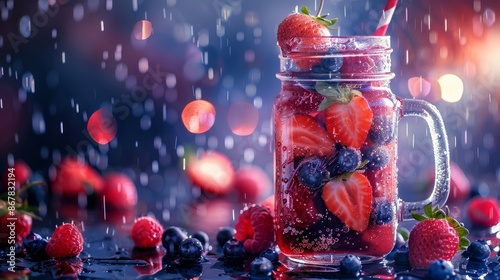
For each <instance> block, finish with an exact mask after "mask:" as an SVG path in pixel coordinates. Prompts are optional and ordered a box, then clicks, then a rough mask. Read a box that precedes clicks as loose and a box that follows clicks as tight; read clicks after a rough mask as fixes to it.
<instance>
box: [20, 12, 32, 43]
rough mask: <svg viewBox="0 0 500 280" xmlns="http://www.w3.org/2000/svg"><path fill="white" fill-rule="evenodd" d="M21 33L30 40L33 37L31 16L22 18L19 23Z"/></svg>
mask: <svg viewBox="0 0 500 280" xmlns="http://www.w3.org/2000/svg"><path fill="white" fill-rule="evenodd" d="M19 32H20V33H21V36H23V37H24V38H29V37H30V36H31V19H30V17H29V16H23V17H21V20H20V21H19Z"/></svg>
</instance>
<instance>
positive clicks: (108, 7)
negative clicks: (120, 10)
mask: <svg viewBox="0 0 500 280" xmlns="http://www.w3.org/2000/svg"><path fill="white" fill-rule="evenodd" d="M112 9H113V0H106V11H111V10H112Z"/></svg>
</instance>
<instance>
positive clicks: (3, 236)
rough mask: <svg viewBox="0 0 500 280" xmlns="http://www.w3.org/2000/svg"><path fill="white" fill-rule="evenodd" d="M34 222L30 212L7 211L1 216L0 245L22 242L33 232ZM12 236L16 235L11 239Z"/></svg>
mask: <svg viewBox="0 0 500 280" xmlns="http://www.w3.org/2000/svg"><path fill="white" fill-rule="evenodd" d="M11 214H14V215H11ZM32 224H33V219H32V218H31V216H30V215H28V214H24V213H19V212H18V211H14V212H10V211H9V212H5V213H4V215H2V216H1V217H0V229H2V231H1V232H0V245H7V244H9V245H14V243H15V244H21V243H22V242H23V239H24V238H25V237H26V236H28V234H29V233H30V232H31V226H32ZM12 230H14V232H15V234H14V235H12V234H11V231H12ZM10 236H14V239H10ZM12 242H14V243H12Z"/></svg>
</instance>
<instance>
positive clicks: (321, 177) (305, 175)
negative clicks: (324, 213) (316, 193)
mask: <svg viewBox="0 0 500 280" xmlns="http://www.w3.org/2000/svg"><path fill="white" fill-rule="evenodd" d="M297 175H298V177H299V181H300V182H301V183H302V184H304V185H305V186H306V187H308V188H310V189H311V190H316V189H319V188H320V187H322V186H323V185H324V184H325V183H326V181H327V179H328V177H329V174H328V171H327V170H326V166H325V164H324V162H323V160H322V159H321V158H318V157H314V156H313V157H310V158H306V159H304V160H303V161H302V162H301V164H300V165H299V167H298V171H297Z"/></svg>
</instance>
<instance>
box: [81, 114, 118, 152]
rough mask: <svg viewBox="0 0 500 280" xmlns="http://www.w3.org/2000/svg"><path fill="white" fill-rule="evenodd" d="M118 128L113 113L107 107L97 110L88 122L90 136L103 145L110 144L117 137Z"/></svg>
mask: <svg viewBox="0 0 500 280" xmlns="http://www.w3.org/2000/svg"><path fill="white" fill-rule="evenodd" d="M117 128H118V126H117V124H116V120H115V118H114V117H113V114H111V113H110V112H109V111H107V110H105V109H99V110H97V111H95V112H94V113H93V114H92V115H91V116H90V118H89V121H88V123H87V131H88V132H89V134H90V137H92V139H94V141H96V142H97V143H99V144H101V145H105V144H108V143H109V142H111V140H113V138H115V136H116V131H117Z"/></svg>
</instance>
